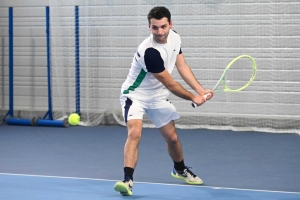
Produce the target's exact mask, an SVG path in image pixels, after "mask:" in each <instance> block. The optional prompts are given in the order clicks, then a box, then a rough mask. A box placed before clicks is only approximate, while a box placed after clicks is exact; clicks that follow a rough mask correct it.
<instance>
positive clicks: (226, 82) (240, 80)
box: [192, 55, 256, 107]
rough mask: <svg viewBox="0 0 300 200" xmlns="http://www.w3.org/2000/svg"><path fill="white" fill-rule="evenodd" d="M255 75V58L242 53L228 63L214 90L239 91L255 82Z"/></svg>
mask: <svg viewBox="0 0 300 200" xmlns="http://www.w3.org/2000/svg"><path fill="white" fill-rule="evenodd" d="M255 76H256V62H255V60H254V59H253V58H252V57H251V56H249V55H240V56H238V57H236V58H235V59H233V60H232V61H231V62H230V63H229V64H228V65H227V67H226V68H225V70H224V71H223V74H222V76H221V78H220V79H219V81H218V82H217V84H216V85H215V86H214V87H213V89H212V90H213V91H214V92H215V93H217V92H239V91H241V90H244V89H245V88H247V87H248V86H249V85H250V84H251V83H252V82H253V80H254V78H255ZM249 77H250V79H249ZM221 85H223V87H222V88H219V86H221ZM208 95H210V93H208V94H205V95H204V98H207V97H208ZM192 106H193V107H197V104H195V103H192Z"/></svg>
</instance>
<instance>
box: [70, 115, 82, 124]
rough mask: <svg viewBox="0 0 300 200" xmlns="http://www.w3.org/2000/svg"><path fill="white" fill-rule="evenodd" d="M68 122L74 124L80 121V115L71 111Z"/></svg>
mask: <svg viewBox="0 0 300 200" xmlns="http://www.w3.org/2000/svg"><path fill="white" fill-rule="evenodd" d="M68 121H69V124H71V125H73V126H76V125H77V124H78V123H79V121H80V116H79V115H78V114H77V113H72V114H71V115H70V116H69V118H68Z"/></svg>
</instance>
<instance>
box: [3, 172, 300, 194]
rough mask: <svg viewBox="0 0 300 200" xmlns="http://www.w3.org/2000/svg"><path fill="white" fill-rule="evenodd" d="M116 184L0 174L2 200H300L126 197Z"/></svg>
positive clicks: (145, 187) (211, 190)
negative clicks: (121, 193)
mask: <svg viewBox="0 0 300 200" xmlns="http://www.w3.org/2000/svg"><path fill="white" fill-rule="evenodd" d="M115 182H116V181H113V180H100V179H83V178H81V179H79V178H66V177H65V178H64V177H47V176H28V175H11V174H0V188H2V189H1V192H0V199H6V200H9V199H16V200H17V199H20V200H21V199H22V200H37V199H43V200H55V199H57V200H62V199H65V200H67V199H68V200H84V199H89V200H97V199H149V200H150V199H152V200H154V199H162V200H166V199H190V200H194V199H207V200H213V199H224V200H234V199H236V200H249V199H266V200H267V199H270V200H271V199H282V200H284V199H286V200H297V199H300V193H293V192H277V191H263V190H260V191H259V190H246V189H244V190H241V189H234V188H219V187H205V186H201V187H199V186H188V185H176V184H160V183H145V182H137V183H135V184H134V190H135V191H134V193H133V196H130V197H123V196H120V195H119V194H118V193H117V192H115V191H114V190H112V188H113V186H114V184H115Z"/></svg>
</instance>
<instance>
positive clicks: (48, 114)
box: [43, 6, 53, 120]
mask: <svg viewBox="0 0 300 200" xmlns="http://www.w3.org/2000/svg"><path fill="white" fill-rule="evenodd" d="M46 35H47V39H46V40H47V74H48V112H47V113H46V115H45V116H44V117H43V119H45V118H46V117H47V116H48V118H49V119H50V120H53V116H52V94H51V63H50V62H51V61H50V9H49V6H46Z"/></svg>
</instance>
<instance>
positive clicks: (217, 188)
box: [0, 173, 300, 195]
mask: <svg viewBox="0 0 300 200" xmlns="http://www.w3.org/2000/svg"><path fill="white" fill-rule="evenodd" d="M0 175H7V176H25V177H38V178H57V179H77V180H90V181H108V182H113V181H119V180H112V179H96V178H81V177H64V176H48V175H34V174H12V173H0ZM134 183H141V184H151V185H169V186H177V187H197V188H200V187H202V188H211V189H215V190H220V189H222V190H239V191H253V192H267V193H283V194H299V195H300V192H288V191H275V190H257V189H243V188H227V187H218V186H206V185H181V184H172V183H152V182H140V181H134Z"/></svg>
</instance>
